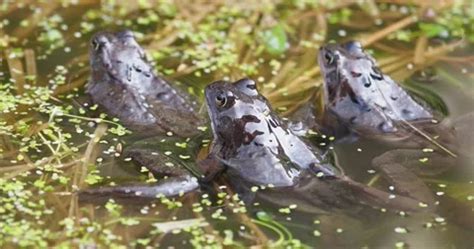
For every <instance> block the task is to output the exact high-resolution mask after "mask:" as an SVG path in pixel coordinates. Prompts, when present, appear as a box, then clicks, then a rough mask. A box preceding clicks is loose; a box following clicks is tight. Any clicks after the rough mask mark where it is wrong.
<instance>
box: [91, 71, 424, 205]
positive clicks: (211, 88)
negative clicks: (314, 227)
mask: <svg viewBox="0 0 474 249" xmlns="http://www.w3.org/2000/svg"><path fill="white" fill-rule="evenodd" d="M204 92H205V100H206V105H207V109H208V114H209V118H210V126H211V131H212V136H213V140H212V143H211V146H210V152H209V155H208V156H207V157H206V158H205V159H204V160H201V161H196V164H197V168H198V169H202V168H209V164H212V163H215V164H216V166H213V167H211V168H213V169H214V170H213V174H212V177H211V178H206V177H205V175H206V174H200V175H199V174H198V175H193V174H191V173H186V172H185V171H182V172H181V173H182V174H181V175H169V176H168V177H167V178H165V179H163V180H160V181H158V182H157V183H155V184H153V185H147V186H145V185H135V186H118V187H102V188H99V189H95V190H92V191H93V192H94V193H96V194H97V193H99V194H100V195H110V194H114V195H119V196H140V197H148V198H154V197H156V196H157V195H164V196H176V195H177V194H178V193H180V194H183V193H188V192H194V191H197V190H198V189H199V187H200V186H205V185H206V183H207V182H210V181H214V180H216V179H218V178H219V177H226V178H227V179H231V183H232V185H234V187H236V188H239V187H241V186H244V188H243V189H245V187H250V186H268V187H269V188H268V189H267V191H269V193H267V191H264V192H265V193H263V194H261V195H262V196H264V197H268V200H270V201H276V203H279V204H281V203H286V202H288V201H292V200H293V199H292V198H293V195H299V196H304V195H305V194H307V195H309V196H307V197H302V199H304V200H305V201H304V202H305V203H306V204H305V205H304V206H305V207H307V209H308V210H310V209H313V210H314V209H316V207H319V208H321V209H322V210H326V211H327V210H340V211H342V210H352V211H353V210H356V209H357V208H356V207H361V208H376V207H381V208H393V209H398V210H400V209H401V210H417V209H418V208H419V207H418V202H417V201H416V200H413V199H410V198H407V197H402V196H395V195H392V194H390V193H387V192H384V191H381V190H378V189H375V188H371V187H368V186H366V185H364V184H361V183H357V182H355V181H353V180H351V179H350V178H348V177H347V176H345V175H343V174H342V173H341V172H340V171H339V170H338V169H337V167H336V166H334V165H333V164H332V163H331V162H330V161H329V160H328V158H327V157H326V156H325V154H324V153H323V152H322V151H320V150H319V149H318V148H314V147H312V146H311V145H310V143H308V142H307V141H305V140H304V139H303V138H302V137H300V136H297V135H296V134H294V132H293V131H292V129H290V128H289V127H288V124H287V123H286V122H285V121H284V120H282V118H281V117H279V115H278V114H277V113H276V112H275V111H274V110H273V109H272V108H271V105H270V103H269V102H268V100H267V99H266V98H265V97H264V96H262V95H261V94H260V93H259V92H258V90H257V87H256V83H255V81H253V80H251V79H248V78H243V79H240V80H237V81H235V82H230V81H216V82H213V83H211V84H209V85H208V86H207V87H206V88H205V91H204ZM201 172H202V171H201ZM207 175H209V174H207ZM270 186H271V187H270ZM86 193H87V191H86ZM89 193H91V192H89ZM281 193H291V194H290V195H289V196H287V198H281V197H276V198H272V197H274V196H278V195H280V194H281ZM290 196H291V197H290ZM275 199H276V200H275ZM319 208H318V210H319Z"/></svg>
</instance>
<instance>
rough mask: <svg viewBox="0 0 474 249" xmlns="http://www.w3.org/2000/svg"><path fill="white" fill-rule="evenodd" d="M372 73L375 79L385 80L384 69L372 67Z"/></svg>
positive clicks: (371, 75)
mask: <svg viewBox="0 0 474 249" xmlns="http://www.w3.org/2000/svg"><path fill="white" fill-rule="evenodd" d="M372 71H373V72H372V73H370V77H372V79H374V80H383V74H382V71H380V69H379V68H378V67H372Z"/></svg>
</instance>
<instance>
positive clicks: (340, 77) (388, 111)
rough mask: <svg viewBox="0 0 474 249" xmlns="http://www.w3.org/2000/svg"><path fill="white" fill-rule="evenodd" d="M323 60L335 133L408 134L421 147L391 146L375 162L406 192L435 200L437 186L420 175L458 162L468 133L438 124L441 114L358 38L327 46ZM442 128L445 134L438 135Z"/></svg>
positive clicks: (329, 124)
mask: <svg viewBox="0 0 474 249" xmlns="http://www.w3.org/2000/svg"><path fill="white" fill-rule="evenodd" d="M319 65H320V68H321V72H322V75H323V78H324V107H325V116H324V124H323V125H325V126H326V128H329V130H330V131H332V132H333V134H334V133H335V134H344V135H346V134H348V133H352V134H356V135H357V136H361V137H370V138H377V139H379V138H381V139H382V140H391V141H392V142H393V139H392V138H397V139H398V140H401V138H404V140H401V141H403V143H404V144H403V146H404V147H407V146H408V145H407V144H410V145H409V146H408V147H413V146H414V147H417V149H397V150H391V151H388V152H386V153H384V154H383V155H381V156H379V157H377V158H375V159H374V160H373V162H372V164H373V166H374V167H376V168H378V169H380V170H381V172H382V174H384V175H385V176H387V179H388V180H389V181H390V183H392V184H394V185H396V186H397V189H398V190H399V191H400V192H402V193H404V194H406V195H411V196H414V197H416V198H418V199H420V200H422V201H424V202H429V203H433V202H434V198H433V196H432V195H431V192H430V191H429V189H428V188H427V187H426V185H425V184H424V183H423V182H422V181H421V180H420V179H419V178H418V177H417V176H416V175H430V176H433V175H437V174H441V173H444V172H446V171H447V170H449V169H450V168H451V166H453V165H455V164H456V162H458V158H457V156H458V155H457V154H458V152H459V151H460V150H459V148H460V147H459V146H458V143H457V141H458V140H459V134H462V133H459V132H458V133H456V132H455V131H456V125H454V126H445V125H443V124H438V123H439V122H438V121H437V120H436V119H439V116H440V115H439V114H437V113H435V112H433V111H432V110H431V109H430V108H429V107H428V106H427V105H426V104H425V103H423V102H421V101H419V100H417V99H415V98H414V97H412V96H411V95H410V94H409V93H408V92H407V91H406V90H404V89H403V88H402V87H401V86H400V85H398V84H397V83H396V82H395V81H393V80H392V79H391V78H390V77H389V76H388V75H386V74H383V73H382V72H381V70H380V69H379V68H378V67H377V64H376V62H375V60H374V59H373V58H372V57H371V56H370V55H369V54H367V53H366V52H365V51H364V50H363V48H362V46H361V44H360V43H358V42H354V41H351V42H347V43H343V44H329V45H327V46H323V47H322V48H321V49H320V51H319ZM341 127H342V129H341ZM341 131H342V132H341ZM440 133H441V134H442V135H443V136H442V138H439V139H434V138H433V137H435V136H436V135H438V134H440ZM423 148H425V150H422V149H423ZM428 158H429V161H428V163H426V162H423V161H426V160H428ZM405 166H409V168H410V169H411V171H408V170H406V168H405ZM414 173H415V174H416V175H415V174H414Z"/></svg>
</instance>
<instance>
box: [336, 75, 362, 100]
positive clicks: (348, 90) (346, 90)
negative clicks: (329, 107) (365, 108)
mask: <svg viewBox="0 0 474 249" xmlns="http://www.w3.org/2000/svg"><path fill="white" fill-rule="evenodd" d="M340 94H341V95H340V97H341V98H344V97H345V96H349V98H350V99H351V101H352V102H354V103H355V104H358V105H359V104H360V103H359V100H358V99H357V96H356V94H355V92H354V90H352V87H351V86H350V85H349V83H348V82H347V79H345V80H344V81H343V82H342V84H341V92H340Z"/></svg>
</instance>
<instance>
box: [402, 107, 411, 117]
mask: <svg viewBox="0 0 474 249" xmlns="http://www.w3.org/2000/svg"><path fill="white" fill-rule="evenodd" d="M402 115H403V118H410V119H411V118H413V112H412V111H410V110H408V109H403V110H402Z"/></svg>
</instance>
